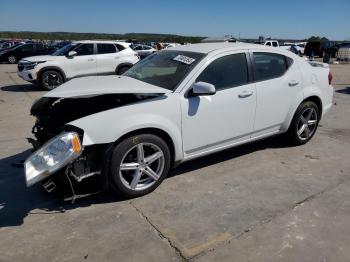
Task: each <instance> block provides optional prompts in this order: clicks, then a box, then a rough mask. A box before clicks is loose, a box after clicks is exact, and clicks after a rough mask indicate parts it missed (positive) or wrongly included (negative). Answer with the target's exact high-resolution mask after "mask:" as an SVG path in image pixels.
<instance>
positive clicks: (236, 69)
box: [196, 53, 249, 91]
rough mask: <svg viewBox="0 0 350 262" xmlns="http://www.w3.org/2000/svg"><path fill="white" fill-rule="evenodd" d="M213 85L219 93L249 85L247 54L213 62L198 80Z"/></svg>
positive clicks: (226, 57)
mask: <svg viewBox="0 0 350 262" xmlns="http://www.w3.org/2000/svg"><path fill="white" fill-rule="evenodd" d="M196 81H197V82H199V81H201V82H207V83H210V84H213V85H214V86H215V88H216V90H217V91H219V90H222V89H226V88H230V87H234V86H239V85H244V84H247V83H248V81H249V80H248V68H247V59H246V56H245V54H243V53H241V54H234V55H228V56H224V57H220V58H218V59H216V60H215V61H214V62H212V63H211V64H210V65H208V66H207V68H205V69H204V71H203V72H202V73H201V74H200V76H199V77H198V78H197V80H196Z"/></svg>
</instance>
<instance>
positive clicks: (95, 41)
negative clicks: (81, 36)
mask: <svg viewBox="0 0 350 262" xmlns="http://www.w3.org/2000/svg"><path fill="white" fill-rule="evenodd" d="M73 43H74V44H94V43H97V44H123V45H128V46H129V45H130V43H127V42H123V41H112V40H80V41H74V42H73Z"/></svg>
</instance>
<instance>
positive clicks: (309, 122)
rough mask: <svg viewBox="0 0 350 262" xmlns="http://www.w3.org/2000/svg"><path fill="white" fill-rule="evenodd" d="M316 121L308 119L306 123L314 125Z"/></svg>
mask: <svg viewBox="0 0 350 262" xmlns="http://www.w3.org/2000/svg"><path fill="white" fill-rule="evenodd" d="M316 123H317V120H308V121H307V124H308V125H309V126H311V125H314V124H316Z"/></svg>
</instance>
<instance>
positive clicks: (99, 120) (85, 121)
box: [69, 94, 183, 160]
mask: <svg viewBox="0 0 350 262" xmlns="http://www.w3.org/2000/svg"><path fill="white" fill-rule="evenodd" d="M175 97H177V95H176V94H170V95H169V96H167V97H166V98H164V99H162V98H158V99H157V98H155V99H151V100H148V101H145V102H140V103H136V104H131V105H128V106H123V107H119V108H114V109H110V110H107V111H103V112H99V113H96V114H92V115H89V116H86V117H83V118H80V119H77V120H75V121H72V122H70V123H69V125H73V126H76V127H78V128H81V129H82V130H84V138H83V146H89V145H93V144H103V143H113V142H115V141H117V140H118V139H119V138H120V137H122V136H124V135H126V134H128V133H130V132H132V131H136V130H139V129H143V128H157V129H161V130H163V131H164V132H166V133H167V134H168V135H169V136H170V138H171V139H172V141H173V144H174V148H175V160H181V159H182V155H183V154H182V139H181V112H180V106H179V103H178V100H177V99H176V98H175Z"/></svg>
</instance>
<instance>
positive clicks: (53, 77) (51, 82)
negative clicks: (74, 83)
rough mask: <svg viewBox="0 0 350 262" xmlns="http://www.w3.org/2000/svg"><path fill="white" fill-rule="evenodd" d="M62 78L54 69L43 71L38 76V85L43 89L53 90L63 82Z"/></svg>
mask: <svg viewBox="0 0 350 262" xmlns="http://www.w3.org/2000/svg"><path fill="white" fill-rule="evenodd" d="M63 82H64V78H63V76H62V74H61V73H59V72H58V71H55V70H48V71H45V72H43V73H42V74H41V75H40V78H39V86H40V87H41V88H42V89H44V90H48V91H50V90H53V89H55V88H56V87H58V86H59V85H61V84H63Z"/></svg>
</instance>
